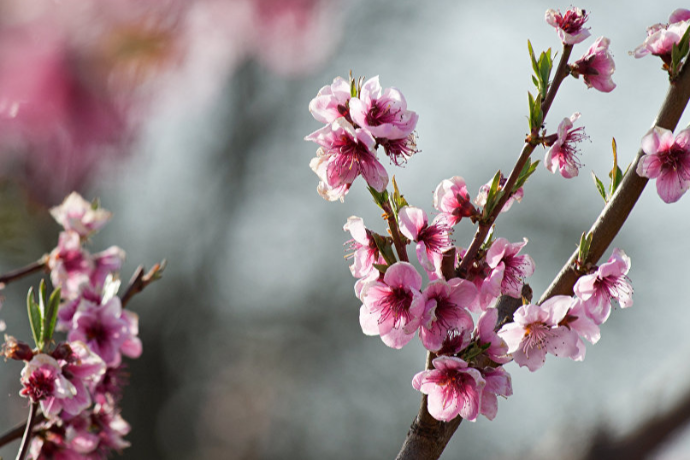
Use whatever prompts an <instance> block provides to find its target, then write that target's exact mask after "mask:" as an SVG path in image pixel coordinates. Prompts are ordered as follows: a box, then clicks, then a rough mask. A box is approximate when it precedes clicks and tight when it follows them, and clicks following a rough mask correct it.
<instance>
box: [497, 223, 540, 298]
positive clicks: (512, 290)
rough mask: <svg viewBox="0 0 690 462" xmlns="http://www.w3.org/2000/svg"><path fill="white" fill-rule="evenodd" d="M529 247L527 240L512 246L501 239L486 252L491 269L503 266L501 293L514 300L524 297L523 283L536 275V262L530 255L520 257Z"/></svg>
mask: <svg viewBox="0 0 690 462" xmlns="http://www.w3.org/2000/svg"><path fill="white" fill-rule="evenodd" d="M526 245H527V239H526V238H525V239H523V241H522V242H521V243H520V242H516V243H514V244H511V243H510V242H508V240H507V239H505V238H502V237H499V238H498V239H496V240H495V241H494V242H493V244H491V247H490V248H489V250H488V251H487V252H486V263H487V264H488V265H489V267H490V268H497V267H499V266H501V265H503V267H504V270H503V280H502V281H501V292H502V293H504V294H506V295H510V296H511V297H514V298H520V297H521V296H522V295H521V293H522V285H523V283H522V281H523V279H525V278H527V277H529V276H531V275H532V274H533V273H534V260H532V257H530V256H529V255H518V253H519V252H520V250H522V248H523V247H524V246H526Z"/></svg>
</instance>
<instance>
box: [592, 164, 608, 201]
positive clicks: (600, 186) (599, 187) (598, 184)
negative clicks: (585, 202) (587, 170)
mask: <svg viewBox="0 0 690 462" xmlns="http://www.w3.org/2000/svg"><path fill="white" fill-rule="evenodd" d="M592 179H593V180H594V184H595V185H596V187H597V191H599V194H600V195H601V197H602V199H604V202H608V198H607V197H606V189H604V183H602V182H601V180H600V179H599V178H597V175H596V174H595V173H594V171H592Z"/></svg>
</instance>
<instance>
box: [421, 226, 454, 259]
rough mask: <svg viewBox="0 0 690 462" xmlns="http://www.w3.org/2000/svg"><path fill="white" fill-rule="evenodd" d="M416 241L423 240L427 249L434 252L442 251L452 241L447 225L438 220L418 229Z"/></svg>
mask: <svg viewBox="0 0 690 462" xmlns="http://www.w3.org/2000/svg"><path fill="white" fill-rule="evenodd" d="M417 241H419V242H424V244H425V245H426V248H427V250H429V251H431V252H434V253H443V252H444V251H445V250H446V248H448V247H449V246H450V245H451V243H452V242H451V240H450V235H449V229H448V227H447V226H445V225H443V224H442V223H440V222H439V223H434V224H432V225H429V226H427V227H426V228H424V229H423V230H422V231H420V233H419V236H418V237H417Z"/></svg>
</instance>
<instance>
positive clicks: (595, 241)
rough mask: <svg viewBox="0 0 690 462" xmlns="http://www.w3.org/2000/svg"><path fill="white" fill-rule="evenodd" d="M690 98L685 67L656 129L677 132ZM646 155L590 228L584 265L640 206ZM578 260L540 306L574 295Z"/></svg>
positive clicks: (572, 260)
mask: <svg viewBox="0 0 690 462" xmlns="http://www.w3.org/2000/svg"><path fill="white" fill-rule="evenodd" d="M689 99H690V66H688V65H684V66H683V69H682V70H681V71H680V73H679V75H678V79H677V80H676V81H675V82H673V83H671V85H670V87H669V90H668V93H667V94H666V99H665V100H664V103H663V104H662V106H661V109H660V110H659V114H658V115H657V118H656V120H655V121H654V123H653V124H652V126H659V127H662V128H665V129H667V130H671V131H674V130H675V129H676V126H677V125H678V121H679V120H680V117H681V116H682V115H683V111H684V110H685V107H686V106H687V104H688V100H689ZM643 155H644V152H643V151H642V149H640V150H639V152H638V153H637V157H636V158H635V161H634V162H633V164H632V165H631V166H630V168H629V169H628V173H626V175H625V176H624V177H623V180H622V181H621V184H620V185H619V186H618V189H617V190H616V192H615V194H614V195H613V197H612V198H611V200H610V201H609V203H608V204H606V207H604V210H603V211H602V212H601V214H600V215H599V217H598V218H597V220H596V221H595V222H594V224H593V225H592V227H591V228H590V230H589V231H590V232H591V233H592V244H591V246H590V248H589V253H588V255H587V260H586V261H585V262H582V263H583V264H586V263H592V264H596V263H597V262H598V261H599V259H600V258H601V256H602V255H603V254H604V252H606V249H607V248H608V247H609V245H610V244H611V242H612V241H613V238H614V237H616V235H617V234H618V231H620V229H621V228H622V227H623V223H625V220H626V219H627V218H628V215H630V212H631V211H632V209H633V207H634V206H635V204H636V203H637V199H639V198H640V195H641V194H642V191H643V190H644V188H645V186H647V181H649V180H648V179H647V178H643V177H640V176H639V175H638V174H637V165H638V163H639V162H640V159H641V158H642V156H643ZM577 257H578V251H577V250H576V251H575V252H574V253H573V255H572V256H571V257H570V259H569V260H568V262H567V263H566V264H565V265H564V266H563V268H562V269H561V271H560V272H559V273H558V276H556V279H554V280H553V282H552V283H551V285H550V286H549V288H548V289H546V292H544V294H543V295H542V296H541V298H540V299H539V303H543V302H544V301H546V300H548V299H549V298H551V297H553V296H554V295H572V294H573V286H574V285H575V283H576V282H577V279H578V278H579V277H580V273H578V271H577V270H576V266H575V261H576V260H577Z"/></svg>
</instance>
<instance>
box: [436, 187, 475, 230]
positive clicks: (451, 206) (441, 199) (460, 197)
mask: <svg viewBox="0 0 690 462" xmlns="http://www.w3.org/2000/svg"><path fill="white" fill-rule="evenodd" d="M434 208H435V209H436V210H438V211H439V212H441V215H443V217H444V219H445V220H446V222H448V223H449V224H450V225H451V226H455V225H456V224H457V223H458V222H459V221H460V220H462V219H463V218H464V217H470V218H474V217H475V216H476V215H477V209H475V208H474V206H473V205H472V203H471V202H470V195H469V193H468V192H467V186H466V185H465V180H464V179H463V178H462V177H460V176H454V177H453V178H450V179H448V180H443V181H441V182H440V183H439V185H438V186H437V187H436V190H435V191H434Z"/></svg>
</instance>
